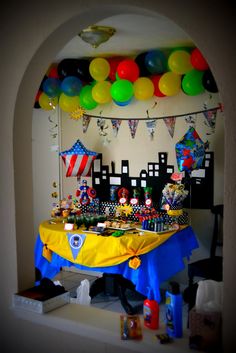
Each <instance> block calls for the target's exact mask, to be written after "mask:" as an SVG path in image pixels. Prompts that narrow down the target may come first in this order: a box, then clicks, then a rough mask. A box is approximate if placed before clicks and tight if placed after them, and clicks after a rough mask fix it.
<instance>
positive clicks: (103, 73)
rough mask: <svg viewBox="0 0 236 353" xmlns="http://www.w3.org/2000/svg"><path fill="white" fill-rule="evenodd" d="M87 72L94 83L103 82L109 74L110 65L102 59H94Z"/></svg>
mask: <svg viewBox="0 0 236 353" xmlns="http://www.w3.org/2000/svg"><path fill="white" fill-rule="evenodd" d="M89 72H90V75H91V76H92V78H93V79H94V80H96V81H105V79H106V78H107V77H108V75H109V72H110V64H109V62H108V61H107V60H106V59H104V58H95V59H93V60H92V61H91V63H90V64H89Z"/></svg>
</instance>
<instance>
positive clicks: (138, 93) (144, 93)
mask: <svg viewBox="0 0 236 353" xmlns="http://www.w3.org/2000/svg"><path fill="white" fill-rule="evenodd" d="M153 94H154V84H153V82H152V80H151V79H150V78H148V77H139V78H138V79H137V80H136V81H135V82H134V96H135V98H136V99H137V100H147V99H150V98H152V96H153Z"/></svg>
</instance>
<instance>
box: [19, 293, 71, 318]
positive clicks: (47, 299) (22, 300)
mask: <svg viewBox="0 0 236 353" xmlns="http://www.w3.org/2000/svg"><path fill="white" fill-rule="evenodd" d="M69 302H70V293H69V292H68V291H65V293H62V294H59V295H54V296H53V295H51V296H50V295H45V293H43V292H42V291H40V290H38V289H37V287H33V288H29V289H27V290H25V291H22V292H19V293H15V294H13V298H12V303H13V306H14V307H15V308H20V309H25V310H28V311H32V312H35V313H39V314H44V313H46V312H49V311H51V310H54V309H56V308H59V307H60V306H63V305H65V304H68V303H69Z"/></svg>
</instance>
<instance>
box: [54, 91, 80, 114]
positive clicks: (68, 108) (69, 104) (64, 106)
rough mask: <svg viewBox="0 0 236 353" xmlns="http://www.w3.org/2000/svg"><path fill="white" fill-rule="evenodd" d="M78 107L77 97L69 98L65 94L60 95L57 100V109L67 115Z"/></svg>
mask: <svg viewBox="0 0 236 353" xmlns="http://www.w3.org/2000/svg"><path fill="white" fill-rule="evenodd" d="M79 106H80V101H79V97H78V96H74V97H70V96H67V95H66V94H65V93H62V94H61V95H60V98H59V107H60V108H61V110H63V111H64V112H67V113H71V112H73V111H74V110H76V109H77V108H78V107H79Z"/></svg>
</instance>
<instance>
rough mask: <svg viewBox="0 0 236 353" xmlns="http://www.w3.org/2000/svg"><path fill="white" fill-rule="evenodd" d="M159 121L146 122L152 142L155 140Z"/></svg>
mask: <svg viewBox="0 0 236 353" xmlns="http://www.w3.org/2000/svg"><path fill="white" fill-rule="evenodd" d="M156 125H157V121H156V120H154V119H150V120H147V121H146V127H147V130H148V134H149V137H150V139H151V140H153V139H154V133H155V129H156Z"/></svg>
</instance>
